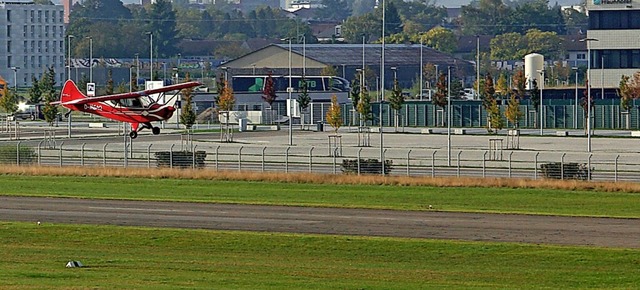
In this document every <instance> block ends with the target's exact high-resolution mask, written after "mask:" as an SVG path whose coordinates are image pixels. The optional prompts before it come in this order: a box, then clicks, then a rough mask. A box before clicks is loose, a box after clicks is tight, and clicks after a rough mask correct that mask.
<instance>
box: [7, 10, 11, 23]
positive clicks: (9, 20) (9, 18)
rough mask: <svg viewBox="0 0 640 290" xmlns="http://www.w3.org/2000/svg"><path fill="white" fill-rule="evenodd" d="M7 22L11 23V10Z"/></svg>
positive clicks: (8, 12) (8, 11)
mask: <svg viewBox="0 0 640 290" xmlns="http://www.w3.org/2000/svg"><path fill="white" fill-rule="evenodd" d="M7 22H11V10H7Z"/></svg>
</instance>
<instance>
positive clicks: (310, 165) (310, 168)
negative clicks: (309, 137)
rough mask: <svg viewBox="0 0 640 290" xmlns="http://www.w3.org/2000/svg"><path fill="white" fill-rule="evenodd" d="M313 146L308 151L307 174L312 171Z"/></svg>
mask: <svg viewBox="0 0 640 290" xmlns="http://www.w3.org/2000/svg"><path fill="white" fill-rule="evenodd" d="M313 148H314V147H313V146H311V149H309V172H312V171H313Z"/></svg>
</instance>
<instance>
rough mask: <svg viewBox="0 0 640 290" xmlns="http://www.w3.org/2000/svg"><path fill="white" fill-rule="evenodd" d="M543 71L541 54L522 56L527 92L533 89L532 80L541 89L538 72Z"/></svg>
mask: <svg viewBox="0 0 640 290" xmlns="http://www.w3.org/2000/svg"><path fill="white" fill-rule="evenodd" d="M543 69H544V56H542V54H537V53H530V54H527V55H525V56H524V77H525V78H526V79H527V90H530V89H532V88H533V80H534V79H535V80H536V82H537V83H538V87H541V85H542V83H541V82H540V78H541V77H542V76H541V75H540V70H543Z"/></svg>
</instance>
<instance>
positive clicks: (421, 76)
mask: <svg viewBox="0 0 640 290" xmlns="http://www.w3.org/2000/svg"><path fill="white" fill-rule="evenodd" d="M423 75H424V74H423V73H422V36H420V92H419V93H418V94H420V101H422V89H423V88H422V83H423V79H422V78H423Z"/></svg>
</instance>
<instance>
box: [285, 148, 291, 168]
mask: <svg viewBox="0 0 640 290" xmlns="http://www.w3.org/2000/svg"><path fill="white" fill-rule="evenodd" d="M289 149H291V147H289V146H287V150H285V152H284V173H289Z"/></svg>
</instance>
